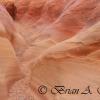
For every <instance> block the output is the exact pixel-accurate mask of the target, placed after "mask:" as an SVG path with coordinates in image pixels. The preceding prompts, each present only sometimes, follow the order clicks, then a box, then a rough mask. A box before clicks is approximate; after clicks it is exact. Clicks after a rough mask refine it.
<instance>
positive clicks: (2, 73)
mask: <svg viewBox="0 0 100 100" xmlns="http://www.w3.org/2000/svg"><path fill="white" fill-rule="evenodd" d="M19 66H20V65H19V62H18V60H17V58H16V54H15V52H14V49H13V47H12V45H11V44H10V42H9V41H8V40H7V39H5V38H1V37H0V98H2V100H7V98H8V92H9V89H10V87H11V86H12V85H13V84H14V83H15V82H16V81H18V80H20V79H21V78H23V77H24V76H23V75H22V73H21V71H20V68H19Z"/></svg>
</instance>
